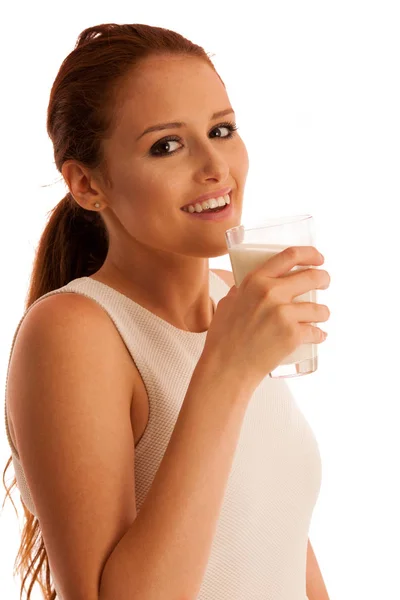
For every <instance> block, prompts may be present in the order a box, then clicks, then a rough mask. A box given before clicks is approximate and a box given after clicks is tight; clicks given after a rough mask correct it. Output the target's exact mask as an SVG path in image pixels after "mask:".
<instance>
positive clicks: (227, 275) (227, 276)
mask: <svg viewBox="0 0 400 600" xmlns="http://www.w3.org/2000/svg"><path fill="white" fill-rule="evenodd" d="M211 271H212V272H213V273H215V274H216V275H218V276H219V277H221V279H223V280H224V281H225V283H227V284H228V285H229V287H232V286H233V285H235V280H234V278H233V273H232V272H231V271H225V270H224V269H211Z"/></svg>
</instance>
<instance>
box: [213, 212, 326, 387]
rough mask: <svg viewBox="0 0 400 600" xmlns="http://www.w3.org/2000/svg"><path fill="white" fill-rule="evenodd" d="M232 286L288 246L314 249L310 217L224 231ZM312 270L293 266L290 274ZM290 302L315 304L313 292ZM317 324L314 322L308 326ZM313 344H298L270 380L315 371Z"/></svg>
mask: <svg viewBox="0 0 400 600" xmlns="http://www.w3.org/2000/svg"><path fill="white" fill-rule="evenodd" d="M225 238H226V242H227V246H228V252H229V258H230V261H231V265H232V271H233V276H234V279H235V284H236V287H239V286H240V284H241V283H242V281H243V279H244V278H245V276H246V275H247V273H249V272H250V271H252V270H253V269H255V268H256V267H258V266H260V265H262V264H263V263H265V261H267V260H268V259H269V258H270V257H271V256H273V255H274V254H277V253H278V252H282V250H285V248H288V247H289V246H315V230H314V220H313V217H312V216H311V215H296V216H289V217H276V218H271V219H267V220H264V221H262V222H261V223H260V224H259V225H258V226H257V227H245V226H244V225H239V226H237V227H233V228H232V229H228V230H227V231H226V232H225ZM308 268H316V267H315V266H313V265H310V266H308V267H307V266H304V265H301V266H298V265H297V266H295V267H293V269H291V271H297V270H303V269H308ZM293 302H317V290H311V291H310V292H307V293H305V294H302V295H301V296H296V297H295V298H293ZM312 325H317V323H312ZM317 348H318V345H317V344H302V345H301V346H298V348H297V349H296V350H295V351H294V352H293V353H292V354H290V355H289V356H287V357H286V358H285V359H284V360H283V362H282V363H281V364H280V365H279V366H278V367H277V368H276V369H275V370H274V371H272V372H271V373H269V376H270V377H274V378H281V377H297V376H299V375H306V374H308V373H313V372H314V371H316V370H317V366H318V356H317Z"/></svg>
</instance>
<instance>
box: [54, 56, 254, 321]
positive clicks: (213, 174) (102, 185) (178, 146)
mask: <svg viewBox="0 0 400 600" xmlns="http://www.w3.org/2000/svg"><path fill="white" fill-rule="evenodd" d="M227 108H233V107H232V105H231V103H230V101H229V98H228V95H227V92H226V89H225V87H224V86H223V84H222V82H221V81H220V79H219V77H218V75H217V74H216V73H215V72H214V70H213V69H212V68H211V67H210V66H209V65H207V64H206V63H205V62H204V61H201V60H200V59H198V58H193V57H190V58H188V57H176V56H165V57H152V58H149V59H146V60H145V61H143V62H142V63H141V65H140V66H139V68H136V70H135V71H134V72H132V74H131V75H130V76H129V77H128V78H127V79H126V82H125V84H124V85H123V86H121V90H120V92H119V101H118V119H117V122H116V126H115V128H114V129H113V131H112V135H111V137H110V138H109V139H107V140H106V141H105V145H104V150H105V156H106V160H107V165H108V174H109V177H110V180H111V181H112V187H110V186H107V184H106V182H105V181H104V179H103V178H102V177H101V176H100V174H99V173H98V172H95V171H90V170H88V169H86V168H84V167H82V166H81V165H80V164H79V163H77V162H76V161H72V160H71V161H67V162H66V163H64V165H63V167H62V174H63V176H64V179H65V181H66V183H67V185H68V187H69V190H70V192H71V193H72V195H73V197H74V199H75V200H76V202H78V203H79V204H80V205H81V206H82V207H84V208H86V209H90V210H96V209H94V208H93V207H94V204H95V203H96V202H99V203H100V208H99V209H98V210H99V211H101V212H102V216H103V218H104V220H105V222H106V225H107V228H108V231H109V235H110V243H109V252H108V255H107V257H106V260H105V262H104V264H103V265H102V267H101V268H100V269H99V270H98V271H97V272H96V273H95V274H94V275H92V279H95V280H98V281H101V282H103V283H106V284H107V285H110V286H111V287H113V288H114V289H117V290H118V291H120V292H121V293H123V294H125V295H126V296H128V297H130V298H131V299H133V300H134V301H135V302H137V303H139V304H141V305H142V306H144V307H145V308H147V309H148V310H150V311H152V312H153V313H155V314H156V315H158V316H159V317H161V318H163V319H165V320H167V321H169V322H170V323H171V324H173V325H174V326H175V327H178V328H179V329H183V330H187V331H206V330H207V329H208V328H209V325H210V323H211V320H212V315H213V306H212V302H211V300H210V295H209V279H208V278H209V258H210V257H215V256H222V255H225V254H227V247H226V242H225V235H224V232H225V230H227V229H229V228H230V227H235V226H236V225H239V224H240V222H241V214H242V204H243V192H244V186H245V181H246V177H247V173H248V168H249V159H248V154H247V150H246V147H245V144H244V142H243V140H242V139H241V137H240V135H239V134H238V132H236V131H235V132H233V137H232V138H231V139H223V138H227V136H228V135H229V130H228V129H227V128H226V127H225V126H221V127H217V126H218V125H219V124H221V123H223V122H224V121H225V122H226V121H232V122H235V115H234V114H228V115H225V116H223V117H219V118H216V119H213V120H211V115H212V114H213V113H215V112H217V111H221V110H224V109H227ZM172 121H183V122H184V123H185V124H186V125H185V126H183V127H181V128H177V127H175V128H168V129H166V130H163V131H155V132H151V133H148V134H146V135H144V136H143V137H141V138H140V139H139V140H137V138H138V136H140V134H141V133H142V132H143V131H144V130H145V129H146V128H147V127H150V126H152V125H156V124H159V123H168V122H172ZM169 135H174V136H177V137H179V141H178V142H177V141H170V142H168V144H169V145H168V144H167V145H165V142H164V143H161V144H159V145H158V146H157V149H158V151H161V152H164V155H163V156H151V155H149V152H150V150H151V148H152V147H153V146H154V145H155V144H156V143H157V142H159V141H160V140H162V138H163V137H165V136H169ZM174 150H176V152H174ZM165 153H167V154H165ZM224 187H231V188H232V190H233V191H232V196H231V202H233V206H234V211H233V215H232V216H231V218H229V219H226V220H224V221H220V222H216V221H215V222H214V221H202V220H200V219H195V218H192V217H189V216H188V215H187V214H185V213H184V212H182V211H181V210H180V207H181V206H183V205H185V204H188V203H190V202H194V200H195V199H196V198H197V197H198V196H200V195H202V194H204V193H207V192H210V191H215V190H219V189H221V188H224Z"/></svg>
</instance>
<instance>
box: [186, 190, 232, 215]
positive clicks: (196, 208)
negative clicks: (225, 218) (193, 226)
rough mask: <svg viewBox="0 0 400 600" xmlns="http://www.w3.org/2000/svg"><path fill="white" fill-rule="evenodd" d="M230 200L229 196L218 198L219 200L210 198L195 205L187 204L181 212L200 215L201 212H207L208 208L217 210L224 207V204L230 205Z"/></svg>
mask: <svg viewBox="0 0 400 600" xmlns="http://www.w3.org/2000/svg"><path fill="white" fill-rule="evenodd" d="M230 203H231V199H230V197H229V194H226V195H225V196H220V197H219V198H210V199H209V200H205V201H204V202H201V203H200V202H197V203H196V204H194V205H193V204H189V206H187V207H185V208H184V209H183V210H185V211H187V212H190V213H194V212H197V213H201V212H203V210H207V209H208V208H217V207H218V206H219V207H222V206H225V204H230Z"/></svg>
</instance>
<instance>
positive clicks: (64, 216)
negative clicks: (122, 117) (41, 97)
mask: <svg viewBox="0 0 400 600" xmlns="http://www.w3.org/2000/svg"><path fill="white" fill-rule="evenodd" d="M168 55H178V56H190V57H197V58H200V59H203V60H205V61H206V62H207V63H208V64H209V65H210V67H212V68H213V69H214V71H215V72H216V69H215V67H214V65H213V63H212V61H211V60H210V58H209V54H208V53H206V52H205V50H204V49H203V48H202V47H201V46H198V45H196V44H194V43H192V42H191V41H190V40H188V39H186V38H185V37H183V36H182V35H180V34H178V33H176V32H175V31H171V30H169V29H164V28H161V27H153V26H150V25H144V24H134V25H118V24H115V23H108V24H103V25H97V26H94V27H89V28H87V29H85V30H84V31H82V33H81V34H80V35H79V37H78V39H77V42H76V44H75V48H74V50H73V51H72V52H71V53H70V54H69V55H68V56H67V57H66V59H65V60H64V61H63V63H62V65H61V67H60V69H59V71H58V74H57V77H56V79H55V81H54V83H53V86H52V89H51V92H50V100H49V105H48V109H47V132H48V135H49V137H50V139H51V141H52V143H53V148H54V158H55V164H56V167H57V169H58V170H59V171H60V173H61V172H62V171H61V169H62V166H63V163H64V162H65V161H66V160H71V159H73V160H76V161H79V163H80V164H81V165H83V166H85V167H86V168H88V169H92V170H97V171H98V172H99V173H100V174H101V175H102V176H103V177H104V180H105V181H107V182H108V183H109V181H110V180H109V176H108V171H107V164H106V160H105V156H104V153H103V145H102V144H103V140H104V139H105V138H106V136H109V135H110V133H111V132H112V131H113V127H114V122H115V121H114V119H115V116H116V113H117V108H118V102H117V92H119V91H120V90H121V88H122V85H123V82H124V80H125V79H126V78H127V77H128V76H129V75H130V74H132V72H133V70H134V67H135V66H137V65H139V64H140V62H141V60H142V59H146V58H147V57H152V56H168ZM216 74H217V75H218V73H217V72H216ZM218 77H219V75H218ZM219 78H220V77H219ZM220 79H221V78H220ZM221 81H222V79H221ZM222 83H223V82H222ZM50 212H51V215H50V218H49V220H48V222H47V225H46V226H45V228H44V230H43V233H42V235H41V238H40V240H39V243H38V247H37V249H36V254H35V259H34V263H33V269H32V274H31V278H30V283H29V287H28V293H27V298H26V301H25V309H26V310H27V309H28V308H29V307H30V306H31V305H32V304H33V303H34V302H35V301H36V300H37V299H38V298H40V297H41V296H43V295H44V294H47V293H48V292H51V291H52V290H55V289H58V288H60V287H63V286H65V285H66V284H67V283H69V282H70V281H72V280H73V279H76V278H79V277H87V276H89V275H91V274H93V273H95V272H96V271H98V269H99V268H100V267H101V265H102V264H103V262H104V260H105V258H106V255H107V251H108V239H109V238H108V231H107V228H106V226H105V223H104V221H103V219H102V217H101V215H100V213H97V212H95V211H90V210H85V209H84V208H82V207H81V206H80V205H79V204H78V203H77V202H76V201H75V200H74V198H73V197H72V195H71V194H70V193H69V192H68V193H67V194H66V195H65V196H64V198H63V199H62V200H61V201H60V202H59V203H58V204H57V206H56V207H55V208H54V209H53V210H52V211H50ZM11 462H12V456H10V458H9V460H8V461H7V464H6V467H5V469H4V472H3V485H4V487H5V489H6V492H7V493H6V496H5V498H4V502H3V508H4V503H5V501H6V499H7V497H9V498H10V499H11V502H12V504H13V506H14V510H15V512H16V513H17V510H16V508H15V504H14V502H13V500H12V498H11V490H12V488H13V487H14V486H15V485H16V478H15V477H14V479H13V481H12V483H11V485H10V486H9V487H7V484H6V481H5V474H6V471H7V469H8V467H9V466H10V464H11ZM21 502H22V506H23V509H24V513H25V515H24V516H25V521H24V527H23V530H22V534H21V544H20V547H19V551H18V554H17V556H16V559H15V563H14V576H15V574H16V573H18V575H19V577H20V579H21V588H20V599H22V595H23V593H26V598H27V600H30V597H31V593H32V588H33V586H34V584H35V583H36V582H38V583H39V585H40V588H41V591H42V594H43V595H44V598H45V600H54V599H55V598H56V597H57V594H56V591H55V590H54V588H53V586H52V585H51V582H50V566H49V561H48V556H47V553H46V548H45V546H44V541H43V537H42V535H41V531H40V527H39V521H38V519H37V518H36V517H35V516H34V515H33V514H32V513H31V512H30V511H29V510H28V509H27V507H26V506H25V504H24V502H23V501H22V498H21ZM17 517H18V513H17ZM28 579H30V583H29V589H28V590H27V591H26V590H25V585H26V581H27V580H28Z"/></svg>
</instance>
